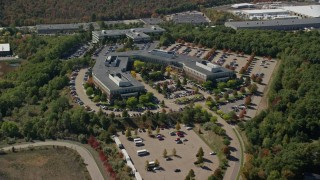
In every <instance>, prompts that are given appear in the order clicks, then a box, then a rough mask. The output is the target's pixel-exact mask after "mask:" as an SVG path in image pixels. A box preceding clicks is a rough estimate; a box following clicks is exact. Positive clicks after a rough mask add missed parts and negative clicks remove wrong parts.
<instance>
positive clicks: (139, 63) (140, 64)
mask: <svg viewBox="0 0 320 180" xmlns="http://www.w3.org/2000/svg"><path fill="white" fill-rule="evenodd" d="M133 67H134V69H135V70H136V71H137V72H140V71H141V69H142V68H143V67H145V62H142V61H139V60H135V61H134V63H133Z"/></svg>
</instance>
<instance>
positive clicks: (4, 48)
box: [0, 43, 10, 52]
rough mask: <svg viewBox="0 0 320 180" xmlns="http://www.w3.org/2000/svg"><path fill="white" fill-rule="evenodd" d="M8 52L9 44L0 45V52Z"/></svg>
mask: <svg viewBox="0 0 320 180" xmlns="http://www.w3.org/2000/svg"><path fill="white" fill-rule="evenodd" d="M8 51H10V44H9V43H5V44H0V52H8Z"/></svg>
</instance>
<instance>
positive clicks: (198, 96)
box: [174, 94, 204, 105]
mask: <svg viewBox="0 0 320 180" xmlns="http://www.w3.org/2000/svg"><path fill="white" fill-rule="evenodd" d="M202 100H204V96H203V95H202V94H196V95H194V96H192V97H183V98H179V99H176V100H175V101H174V102H175V103H176V104H179V105H182V104H189V103H190V102H198V101H202Z"/></svg>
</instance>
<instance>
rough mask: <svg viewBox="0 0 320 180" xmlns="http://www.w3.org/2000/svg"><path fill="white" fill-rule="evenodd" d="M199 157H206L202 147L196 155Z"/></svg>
mask: <svg viewBox="0 0 320 180" xmlns="http://www.w3.org/2000/svg"><path fill="white" fill-rule="evenodd" d="M199 156H204V152H203V149H202V147H200V148H199V150H198V152H197V154H196V157H199Z"/></svg>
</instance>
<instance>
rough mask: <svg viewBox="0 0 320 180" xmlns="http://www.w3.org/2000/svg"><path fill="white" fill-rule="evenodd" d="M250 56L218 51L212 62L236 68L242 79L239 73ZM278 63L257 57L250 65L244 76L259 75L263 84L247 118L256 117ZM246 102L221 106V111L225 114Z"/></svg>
mask: <svg viewBox="0 0 320 180" xmlns="http://www.w3.org/2000/svg"><path fill="white" fill-rule="evenodd" d="M248 58H249V55H243V56H241V55H238V54H236V53H223V52H222V51H216V53H215V56H214V57H213V59H212V60H211V62H214V63H217V64H219V65H221V66H223V67H225V66H226V65H229V66H233V67H234V68H235V71H236V74H237V77H238V78H239V77H241V74H239V71H240V69H241V68H242V67H244V66H245V65H246V63H247V62H248V61H247V59H248ZM276 64H277V62H276V61H275V60H274V59H271V60H268V59H267V58H263V57H258V56H256V57H255V58H254V60H253V61H252V63H251V64H250V66H249V68H248V70H247V72H246V73H245V74H244V76H248V77H251V75H253V74H254V75H259V76H261V77H262V83H261V84H258V83H257V85H258V93H257V94H258V95H255V96H252V106H251V108H249V109H247V114H246V116H247V117H254V116H255V115H256V111H257V109H258V107H259V105H260V102H261V99H262V96H263V93H264V91H265V88H266V86H267V85H268V83H269V81H270V79H271V76H272V73H273V71H274V69H275V67H276ZM243 103H244V100H238V101H236V102H233V103H228V104H226V105H223V106H221V110H222V111H224V112H225V113H227V112H229V111H231V110H232V107H233V106H239V105H240V104H243Z"/></svg>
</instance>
